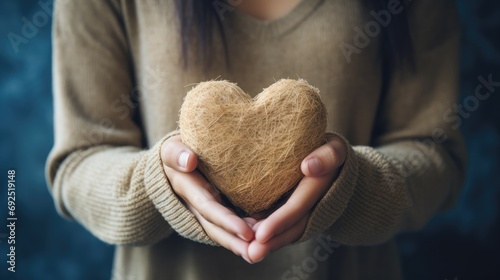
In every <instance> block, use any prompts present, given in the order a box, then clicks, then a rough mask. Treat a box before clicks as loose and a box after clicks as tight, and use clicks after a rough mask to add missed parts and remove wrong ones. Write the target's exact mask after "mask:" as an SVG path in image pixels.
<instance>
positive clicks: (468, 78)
mask: <svg viewBox="0 0 500 280" xmlns="http://www.w3.org/2000/svg"><path fill="white" fill-rule="evenodd" d="M47 1H48V0H47ZM458 4H459V10H460V17H461V21H462V26H463V38H462V57H461V91H460V92H461V98H462V99H464V98H466V97H467V96H472V95H473V94H474V89H475V87H476V86H477V85H478V84H479V82H478V79H477V78H478V76H483V77H485V78H486V77H487V76H488V75H489V74H492V75H493V80H495V81H500V71H499V70H500V52H499V49H500V29H499V27H500V9H498V8H499V7H500V2H499V1H495V0H476V1H465V0H459V1H458ZM39 11H43V10H42V8H41V7H40V6H39V5H38V4H37V2H36V1H13V0H12V1H1V2H0V117H1V123H0V131H1V137H0V185H1V193H0V202H1V203H0V207H1V210H0V214H1V215H0V221H1V222H0V224H1V225H2V226H1V227H0V249H1V250H0V253H1V255H0V276H1V277H0V279H109V278H110V274H111V271H110V270H111V263H112V254H113V247H112V246H110V245H106V244H104V243H102V242H100V241H98V240H97V239H96V238H95V237H93V236H92V235H91V234H90V233H88V232H87V231H86V230H84V229H83V228H82V227H81V226H80V225H78V224H77V223H74V222H68V221H66V220H64V219H62V218H61V217H59V216H58V215H57V213H56V212H55V209H54V207H53V201H52V199H51V197H50V195H49V192H48V191H47V186H46V184H45V180H44V164H45V159H46V157H47V154H48V152H49V150H50V148H51V145H52V142H53V131H52V129H53V125H52V113H53V109H52V97H51V90H52V89H51V42H50V32H51V27H50V25H51V17H50V16H48V17H47V19H48V21H47V22H46V23H45V24H42V23H43V18H39V19H38V20H39V23H40V24H39V25H40V27H38V28H37V29H38V30H37V31H36V32H35V33H36V34H34V35H33V37H32V38H29V39H28V41H27V42H26V43H22V44H20V45H19V49H18V52H16V51H15V49H14V48H13V46H12V45H11V43H10V42H9V39H8V34H9V32H14V33H16V34H22V33H21V32H22V30H21V29H22V26H23V24H24V23H23V17H26V18H27V19H29V20H30V21H31V20H32V19H33V15H34V14H35V13H37V12H39ZM496 90H497V91H496V92H494V93H493V94H492V95H491V96H490V97H489V98H488V99H487V100H484V101H481V102H480V104H479V107H478V109H477V110H475V111H474V112H472V113H471V114H470V117H468V118H466V119H464V123H463V125H462V126H461V129H462V131H463V133H464V135H465V137H466V141H467V146H468V153H469V169H468V172H467V182H466V186H465V188H464V190H463V192H462V194H461V197H460V200H459V202H458V204H457V207H456V208H455V209H453V210H452V211H450V212H448V213H445V214H442V215H440V216H437V217H435V218H434V219H433V220H432V221H431V222H430V223H429V224H428V225H427V227H426V228H425V229H424V230H423V231H420V232H419V233H407V234H403V235H401V236H399V237H398V241H399V244H400V251H401V256H402V263H403V269H404V273H405V276H406V278H407V279H440V280H444V279H460V280H462V279H500V223H499V221H500V217H499V214H500V211H499V207H500V179H499V174H500V141H499V138H500V114H499V113H498V111H499V110H500V87H499V88H496ZM8 169H15V170H16V181H17V182H16V183H17V200H16V204H17V209H16V213H17V217H18V221H17V228H16V242H17V250H16V256H17V258H16V269H17V272H16V273H15V274H12V273H7V264H6V253H7V251H6V250H7V243H6V241H7V239H6V236H7V235H6V233H7V228H6V227H5V226H3V224H4V223H5V222H4V221H6V206H5V205H6V201H7V198H6V181H7V170H8Z"/></svg>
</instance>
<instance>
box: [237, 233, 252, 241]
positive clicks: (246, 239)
mask: <svg viewBox="0 0 500 280" xmlns="http://www.w3.org/2000/svg"><path fill="white" fill-rule="evenodd" d="M236 235H237V236H238V237H239V238H241V239H243V240H245V241H250V240H249V239H248V238H245V237H244V236H243V235H241V234H239V233H238V234H236Z"/></svg>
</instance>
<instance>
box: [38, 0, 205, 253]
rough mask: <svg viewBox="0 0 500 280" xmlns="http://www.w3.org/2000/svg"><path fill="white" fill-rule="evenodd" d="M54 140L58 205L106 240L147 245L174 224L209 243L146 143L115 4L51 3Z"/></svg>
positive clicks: (52, 172)
mask: <svg viewBox="0 0 500 280" xmlns="http://www.w3.org/2000/svg"><path fill="white" fill-rule="evenodd" d="M53 71H54V72H53V74H54V110H55V144H54V147H53V149H52V151H51V153H50V155H49V158H48V160H47V165H46V174H47V175H46V176H47V181H48V185H49V189H50V191H51V193H52V196H53V198H54V200H55V204H56V208H57V209H58V211H59V213H61V214H62V215H63V216H65V217H67V218H71V219H75V220H77V221H78V222H80V223H81V224H82V225H83V226H84V227H85V228H87V229H88V230H89V231H90V232H92V233H93V234H94V235H95V236H96V237H98V238H100V239H101V240H103V241H106V242H108V243H113V244H152V243H155V242H157V241H159V240H161V239H163V238H165V237H167V236H168V235H169V234H170V233H171V232H172V229H173V230H175V231H177V232H178V233H179V234H181V235H183V236H185V237H188V238H190V239H193V240H196V241H199V242H204V243H210V244H212V243H213V242H212V241H211V240H210V239H209V238H208V236H207V235H206V234H205V232H204V231H203V229H202V227H201V225H200V224H199V223H198V222H197V220H196V219H195V217H194V216H193V215H192V214H191V212H190V211H189V210H188V209H186V208H185V207H184V205H183V204H182V203H181V202H180V201H179V200H178V198H177V196H176V195H175V194H174V193H173V191H172V189H171V187H170V186H169V183H168V180H167V177H166V175H165V173H164V171H163V165H162V162H161V158H160V146H161V143H163V141H165V140H166V139H167V138H168V137H170V136H171V135H173V134H175V133H176V132H172V133H170V134H168V135H166V136H165V137H164V138H163V139H161V140H159V141H158V142H157V143H156V144H154V145H152V146H151V147H149V148H145V147H144V146H145V145H144V144H143V143H144V142H145V141H144V136H143V130H142V129H141V127H140V125H139V121H138V112H137V107H138V105H137V104H136V103H134V99H133V98H132V97H131V96H132V94H133V93H134V90H133V88H134V80H133V66H132V62H131V57H130V52H129V49H128V44H127V36H126V31H125V27H124V22H123V21H122V18H121V6H120V4H119V3H118V2H117V1H116V2H115V1H109V0H108V1H103V0H89V1H57V2H56V5H55V12H54V25H53Z"/></svg>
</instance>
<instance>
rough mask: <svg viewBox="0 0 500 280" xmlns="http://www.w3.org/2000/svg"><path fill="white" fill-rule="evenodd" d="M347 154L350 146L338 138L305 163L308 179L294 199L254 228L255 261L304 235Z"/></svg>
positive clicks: (252, 253)
mask: <svg viewBox="0 0 500 280" xmlns="http://www.w3.org/2000/svg"><path fill="white" fill-rule="evenodd" d="M346 155H347V147H346V145H345V144H344V142H343V141H342V139H340V138H339V137H338V136H335V135H329V136H328V142H327V143H326V144H324V145H322V146H321V147H319V148H318V149H316V150H314V151H313V152H312V153H311V154H309V155H308V156H307V157H306V158H305V159H304V160H303V161H302V164H301V170H302V173H304V177H303V178H302V180H301V181H300V182H299V184H298V185H297V188H296V189H295V190H294V191H293V193H292V195H291V196H290V198H289V199H288V200H287V201H286V203H285V204H283V205H282V206H281V207H280V208H278V209H277V210H276V211H274V212H273V213H272V214H271V215H270V216H269V217H267V218H265V219H263V220H260V221H258V222H257V223H256V224H255V225H254V226H253V230H254V232H255V239H254V240H253V241H252V242H251V243H250V245H249V247H248V256H249V258H250V260H251V261H252V262H254V263H255V262H259V261H261V260H263V259H264V257H266V256H267V254H269V253H270V252H272V251H275V250H278V249H280V248H281V247H284V246H286V245H288V244H290V243H292V242H294V241H296V240H298V239H299V238H300V237H301V236H302V234H303V233H304V230H305V227H306V224H307V220H308V219H309V216H310V214H311V209H312V208H313V206H314V205H315V204H316V203H317V202H318V201H319V200H320V199H321V198H322V197H323V196H324V195H325V193H326V192H327V191H328V189H329V188H330V186H331V185H332V184H333V182H334V181H335V179H336V178H337V177H338V174H339V172H340V168H341V166H342V165H343V164H344V161H345V158H346Z"/></svg>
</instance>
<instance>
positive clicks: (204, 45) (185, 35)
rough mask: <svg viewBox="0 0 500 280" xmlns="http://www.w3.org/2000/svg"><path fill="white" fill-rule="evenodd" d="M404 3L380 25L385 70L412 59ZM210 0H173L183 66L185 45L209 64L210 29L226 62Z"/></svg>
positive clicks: (384, 1) (382, 5)
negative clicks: (386, 23) (178, 26)
mask: <svg viewBox="0 0 500 280" xmlns="http://www.w3.org/2000/svg"><path fill="white" fill-rule="evenodd" d="M304 1H307V0H304ZM362 1H363V3H364V5H366V6H367V8H368V9H372V10H374V11H380V10H385V9H386V8H387V5H388V3H389V1H392V0H362ZM401 2H402V5H403V7H404V9H403V11H402V12H401V13H399V14H397V15H394V16H393V17H392V19H391V23H390V24H389V25H387V26H386V27H384V28H383V29H382V37H381V38H382V45H381V52H382V53H381V54H382V57H383V60H384V62H385V63H384V67H386V68H385V71H387V70H389V72H390V69H391V68H392V66H394V65H396V64H400V63H402V62H403V61H404V60H405V59H408V60H409V61H412V60H413V58H412V57H411V53H412V44H411V39H410V35H409V30H408V19H407V16H406V6H407V4H405V3H404V2H405V1H403V0H401ZM213 3H214V0H175V6H176V9H177V14H178V16H179V23H180V37H181V44H182V60H183V62H184V66H185V67H187V65H188V61H189V57H188V48H189V47H193V46H194V47H195V48H196V50H195V51H196V53H197V54H198V56H199V57H200V58H201V61H200V62H201V63H203V64H204V65H205V66H208V65H210V63H211V57H210V53H211V50H212V47H213V46H212V44H213V38H214V35H215V34H214V32H218V35H219V36H220V38H221V41H222V43H223V44H224V50H225V53H224V55H225V58H226V63H229V61H228V59H227V45H226V40H225V34H224V29H223V28H222V22H221V21H220V20H219V17H218V15H217V12H216V10H215V7H214V5H213ZM192 38H195V39H196V41H197V42H196V45H193V44H192V43H193V42H191V41H190V40H191V39H192Z"/></svg>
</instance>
